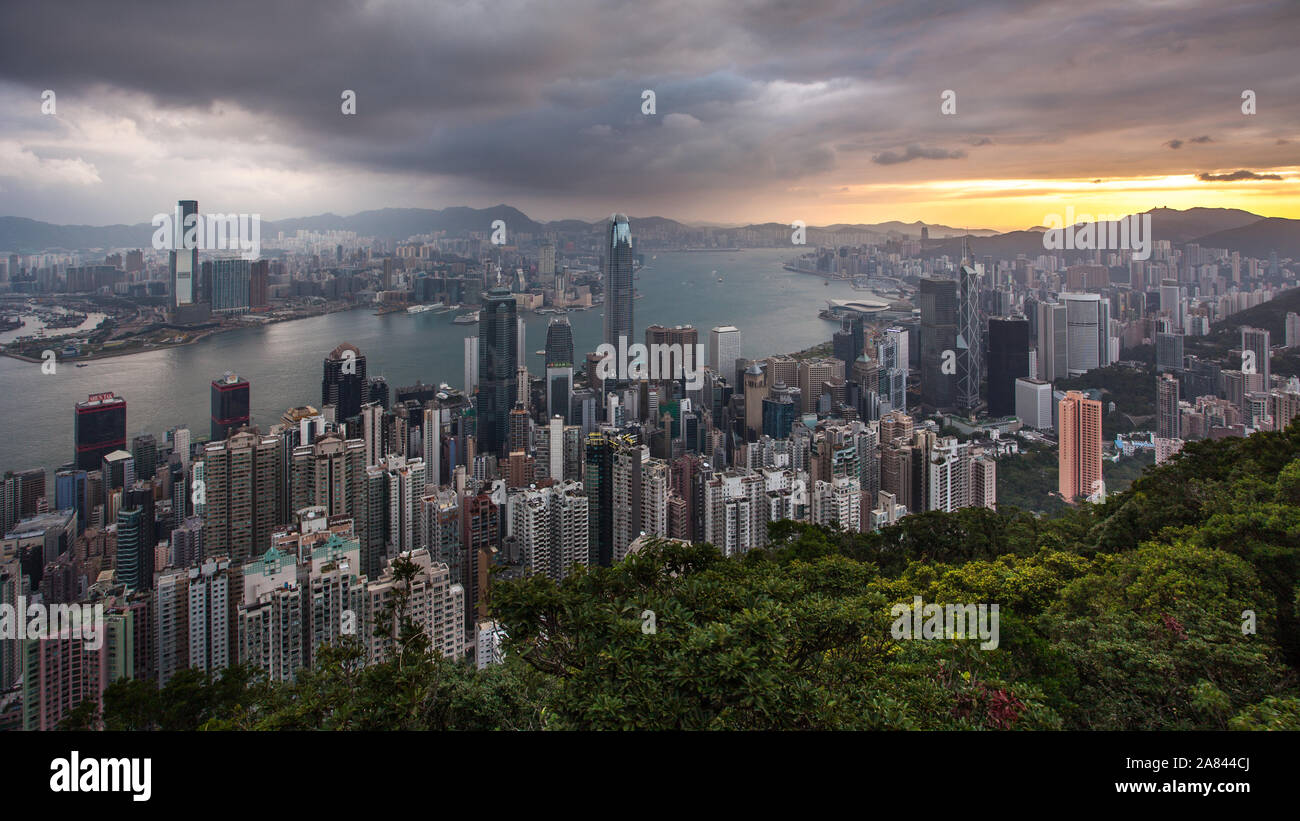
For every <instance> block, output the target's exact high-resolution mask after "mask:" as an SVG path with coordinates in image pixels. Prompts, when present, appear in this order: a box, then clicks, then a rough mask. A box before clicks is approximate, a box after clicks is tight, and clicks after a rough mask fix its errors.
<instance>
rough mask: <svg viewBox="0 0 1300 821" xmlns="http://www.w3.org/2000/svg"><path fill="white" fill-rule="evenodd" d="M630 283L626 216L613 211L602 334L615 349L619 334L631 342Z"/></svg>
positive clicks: (630, 241)
mask: <svg viewBox="0 0 1300 821" xmlns="http://www.w3.org/2000/svg"><path fill="white" fill-rule="evenodd" d="M632 286H633V281H632V229H631V228H630V227H629V226H628V224H627V217H625V216H623V215H622V214H615V215H614V216H612V217H611V218H610V220H609V230H608V242H607V243H606V247H605V329H604V331H605V332H604V337H603V339H604V341H605V342H606V343H607V344H609V345H613V346H614V348H615V349H618V340H619V338H620V337H622V338H623V339H625V340H627V341H626V342H625V343H624V344H627V345H630V344H632V331H633V322H632ZM480 323H481V320H480ZM481 327H482V326H481V324H480V328H481Z"/></svg>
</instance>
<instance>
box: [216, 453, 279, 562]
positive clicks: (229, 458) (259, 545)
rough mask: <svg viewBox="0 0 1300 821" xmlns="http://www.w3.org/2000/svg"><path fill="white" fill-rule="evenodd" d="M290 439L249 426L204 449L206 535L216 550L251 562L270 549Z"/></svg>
mask: <svg viewBox="0 0 1300 821" xmlns="http://www.w3.org/2000/svg"><path fill="white" fill-rule="evenodd" d="M283 449H284V443H283V440H282V439H280V437H278V436H264V435H262V434H260V433H254V432H252V431H249V430H244V431H240V432H238V433H235V434H232V435H231V436H230V437H229V438H228V439H226V440H225V441H223V442H212V443H210V444H208V445H207V446H206V447H204V449H203V483H204V494H203V495H204V501H205V505H206V506H205V512H204V541H205V547H206V550H207V552H208V554H209V555H211V556H229V557H230V558H231V559H232V560H234V561H236V562H246V561H248V560H249V559H250V558H253V557H254V556H260V555H262V553H265V552H266V550H267V548H269V547H270V545H271V534H272V533H273V532H274V531H275V528H276V527H277V526H279V525H281V524H284V523H285V522H286V521H287V520H288V516H287V515H286V514H287V512H286V511H284V510H282V509H281V507H282V505H281V502H282V495H281V493H280V484H281V482H282V481H283V479H284V453H283Z"/></svg>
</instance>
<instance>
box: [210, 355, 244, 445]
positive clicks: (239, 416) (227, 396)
mask: <svg viewBox="0 0 1300 821" xmlns="http://www.w3.org/2000/svg"><path fill="white" fill-rule="evenodd" d="M211 393H212V441H214V442H218V441H220V440H222V439H225V438H226V437H227V436H229V435H230V434H232V433H234V432H235V431H237V430H239V429H240V428H242V427H245V426H247V425H248V423H249V415H248V409H249V405H250V398H249V383H248V380H247V379H244V378H242V377H240V376H238V375H237V374H234V373H230V372H227V373H226V374H225V375H224V376H222V377H219V378H217V379H214V380H212V391H211Z"/></svg>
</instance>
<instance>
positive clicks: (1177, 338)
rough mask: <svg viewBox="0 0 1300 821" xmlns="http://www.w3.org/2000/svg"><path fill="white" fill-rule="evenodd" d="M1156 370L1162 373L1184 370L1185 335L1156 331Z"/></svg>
mask: <svg viewBox="0 0 1300 821" xmlns="http://www.w3.org/2000/svg"><path fill="white" fill-rule="evenodd" d="M1156 370H1157V371H1158V372H1160V373H1182V372H1183V335H1182V334H1180V333H1166V332H1164V331H1157V332H1156Z"/></svg>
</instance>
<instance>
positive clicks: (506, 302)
mask: <svg viewBox="0 0 1300 821" xmlns="http://www.w3.org/2000/svg"><path fill="white" fill-rule="evenodd" d="M624 224H626V221H625V222H624ZM608 310H609V309H608V307H607V308H606V311H607V314H606V315H607V316H608ZM515 318H516V308H515V298H514V296H513V295H511V293H510V292H509V291H507V290H506V289H505V288H503V287H501V286H499V285H498V286H496V287H495V288H492V289H491V290H489V291H488V292H487V293H485V294H484V295H483V307H482V308H481V309H480V310H479V325H478V404H477V406H476V408H475V413H476V414H477V415H478V453H486V454H491V455H493V456H496V457H504V456H506V455H507V451H506V446H507V443H508V440H509V417H510V410H511V409H512V408H513V407H514V406H515V399H516V396H515V394H516V393H517V391H518V390H519V386H518V384H517V382H516V380H517V379H518V374H517V371H516V368H517V366H518V363H517V362H516V361H515V357H516V353H517V352H516V342H517V340H516V335H517V334H518V330H519V328H518V325H517V324H516V322H515Z"/></svg>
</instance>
